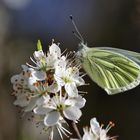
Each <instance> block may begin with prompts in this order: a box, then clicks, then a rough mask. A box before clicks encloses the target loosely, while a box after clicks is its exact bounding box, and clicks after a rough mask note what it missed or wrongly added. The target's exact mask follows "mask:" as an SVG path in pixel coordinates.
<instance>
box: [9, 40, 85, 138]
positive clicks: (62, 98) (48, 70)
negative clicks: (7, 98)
mask: <svg viewBox="0 0 140 140" xmlns="http://www.w3.org/2000/svg"><path fill="white" fill-rule="evenodd" d="M37 48H38V50H37V51H35V52H34V54H33V58H31V57H30V59H31V61H32V63H33V64H32V65H31V64H29V63H27V64H26V65H22V72H21V73H20V74H18V75H14V76H13V77H12V78H11V83H12V84H13V90H14V91H13V93H12V94H13V95H14V96H15V97H16V100H15V102H14V105H16V106H19V107H21V108H22V110H23V112H24V113H26V112H29V111H32V112H33V113H34V115H37V116H40V119H39V120H38V121H39V123H41V124H43V125H44V128H45V130H50V139H53V133H54V132H53V130H54V128H56V129H57V130H58V132H59V134H60V136H61V138H62V133H63V134H65V135H67V134H68V133H70V132H69V131H68V130H67V129H65V128H64V127H63V124H65V123H66V119H68V120H71V121H73V122H77V121H78V120H79V118H80V117H81V115H82V112H81V110H80V109H81V108H82V107H84V105H85V102H86V100H85V99H84V98H83V97H82V96H81V95H80V94H79V92H78V89H77V87H78V86H81V85H85V82H84V80H83V78H82V77H83V74H82V73H80V72H79V69H80V67H79V66H78V65H76V64H74V61H73V60H70V59H68V57H67V56H65V55H62V53H61V50H60V48H59V45H57V44H55V43H54V42H52V45H51V46H49V51H48V52H47V53H44V52H43V50H42V46H41V43H40V41H39V42H38V44H37Z"/></svg>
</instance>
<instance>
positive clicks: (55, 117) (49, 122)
mask: <svg viewBox="0 0 140 140" xmlns="http://www.w3.org/2000/svg"><path fill="white" fill-rule="evenodd" d="M59 117H60V114H59V112H57V111H52V112H50V113H48V114H47V116H46V117H45V118H44V124H45V125H46V126H53V125H55V124H56V123H57V122H58V121H59Z"/></svg>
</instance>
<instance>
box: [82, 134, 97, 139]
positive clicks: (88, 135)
mask: <svg viewBox="0 0 140 140" xmlns="http://www.w3.org/2000/svg"><path fill="white" fill-rule="evenodd" d="M83 140H98V139H97V138H96V137H94V136H93V135H92V134H91V133H85V134H84V135H83Z"/></svg>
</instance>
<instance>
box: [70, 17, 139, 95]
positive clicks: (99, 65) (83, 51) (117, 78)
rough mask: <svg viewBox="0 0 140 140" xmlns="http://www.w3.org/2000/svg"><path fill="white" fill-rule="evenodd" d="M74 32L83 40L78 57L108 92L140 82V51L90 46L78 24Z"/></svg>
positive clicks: (132, 86) (117, 91) (84, 67)
mask: <svg viewBox="0 0 140 140" xmlns="http://www.w3.org/2000/svg"><path fill="white" fill-rule="evenodd" d="M70 19H71V21H72V23H73V25H74V28H75V31H76V32H73V33H74V35H75V36H76V37H78V38H79V39H80V40H81V42H80V43H79V46H80V49H79V50H78V51H77V52H76V57H77V59H78V60H79V61H80V63H81V65H82V68H83V69H84V70H85V72H86V73H87V74H88V76H89V77H90V78H91V79H92V80H93V81H94V82H95V83H97V84H98V85H99V86H100V87H101V88H103V89H104V90H105V91H106V92H107V94H109V95H114V94H117V93H121V92H124V91H127V90H130V89H132V88H135V87H136V86H138V85H139V84H140V53H137V52H133V51H127V50H123V49H118V48H111V47H93V48H90V47H88V46H87V44H85V43H84V39H83V37H82V35H81V34H80V32H79V30H78V29H77V26H76V24H75V22H74V20H73V17H72V16H70Z"/></svg>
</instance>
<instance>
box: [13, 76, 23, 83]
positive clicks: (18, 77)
mask: <svg viewBox="0 0 140 140" xmlns="http://www.w3.org/2000/svg"><path fill="white" fill-rule="evenodd" d="M20 77H21V76H20V75H14V76H12V77H11V83H12V84H14V83H18V82H19V79H21V78H20Z"/></svg>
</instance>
